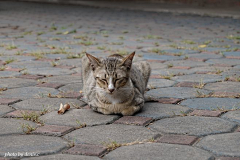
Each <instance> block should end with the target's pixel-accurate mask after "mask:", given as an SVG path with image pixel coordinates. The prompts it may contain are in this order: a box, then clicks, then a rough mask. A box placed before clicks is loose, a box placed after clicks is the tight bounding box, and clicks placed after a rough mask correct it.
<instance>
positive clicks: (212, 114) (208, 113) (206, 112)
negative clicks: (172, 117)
mask: <svg viewBox="0 0 240 160" xmlns="http://www.w3.org/2000/svg"><path fill="white" fill-rule="evenodd" d="M222 113H223V112H222V111H209V110H198V109H196V110H194V111H193V112H191V113H189V115H190V116H206V117H218V116H220V115H221V114H222Z"/></svg>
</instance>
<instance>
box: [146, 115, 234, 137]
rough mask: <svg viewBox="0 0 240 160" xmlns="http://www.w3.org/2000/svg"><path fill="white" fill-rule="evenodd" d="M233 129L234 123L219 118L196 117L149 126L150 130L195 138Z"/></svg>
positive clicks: (176, 119)
mask: <svg viewBox="0 0 240 160" xmlns="http://www.w3.org/2000/svg"><path fill="white" fill-rule="evenodd" d="M235 127H236V124H235V123H232V122H229V121H226V120H223V119H220V118H216V117H196V116H187V117H175V118H169V119H162V120H159V121H156V122H155V123H153V124H152V125H151V126H150V128H152V129H155V130H157V131H160V132H164V133H170V134H187V135H195V136H205V135H209V134H217V133H225V132H230V131H232V130H233V129H234V128H235Z"/></svg>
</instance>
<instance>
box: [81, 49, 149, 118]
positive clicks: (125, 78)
mask: <svg viewBox="0 0 240 160" xmlns="http://www.w3.org/2000/svg"><path fill="white" fill-rule="evenodd" d="M134 55H135V52H133V53H132V54H130V55H128V56H126V57H123V56H121V55H118V54H114V55H111V56H109V57H107V58H105V59H104V58H96V57H94V56H92V55H90V54H88V53H86V55H85V56H84V57H83V58H82V77H83V93H84V98H85V100H86V101H87V103H88V105H89V106H90V107H91V108H92V109H93V110H94V111H97V112H101V113H103V114H122V115H133V114H134V113H136V112H138V111H139V110H140V109H141V108H142V107H143V105H144V91H145V89H146V86H147V82H148V79H149V75H150V72H151V68H150V65H149V64H148V63H147V62H143V61H140V62H134V63H132V61H133V57H134Z"/></svg>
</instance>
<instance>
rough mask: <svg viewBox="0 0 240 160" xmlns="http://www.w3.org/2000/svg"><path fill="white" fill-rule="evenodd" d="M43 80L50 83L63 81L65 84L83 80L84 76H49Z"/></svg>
mask: <svg viewBox="0 0 240 160" xmlns="http://www.w3.org/2000/svg"><path fill="white" fill-rule="evenodd" d="M42 81H46V82H48V83H63V84H72V83H79V82H81V81H82V77H80V76H70V75H67V76H66V75H60V76H53V77H47V78H44V79H42Z"/></svg>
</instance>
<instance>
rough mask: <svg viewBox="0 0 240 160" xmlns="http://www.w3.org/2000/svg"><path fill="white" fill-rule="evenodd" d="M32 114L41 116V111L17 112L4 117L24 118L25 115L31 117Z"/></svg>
mask: <svg viewBox="0 0 240 160" xmlns="http://www.w3.org/2000/svg"><path fill="white" fill-rule="evenodd" d="M30 114H37V115H40V114H41V112H40V111H32V110H15V111H13V112H9V113H7V114H5V115H4V117H10V118H22V117H23V116H24V115H30Z"/></svg>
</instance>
